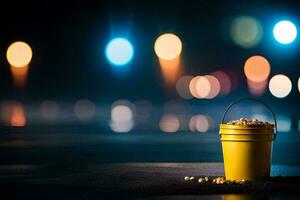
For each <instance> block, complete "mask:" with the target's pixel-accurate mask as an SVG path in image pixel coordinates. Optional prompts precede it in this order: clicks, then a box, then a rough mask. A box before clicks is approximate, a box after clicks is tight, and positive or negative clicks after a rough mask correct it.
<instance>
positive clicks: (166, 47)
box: [154, 33, 182, 60]
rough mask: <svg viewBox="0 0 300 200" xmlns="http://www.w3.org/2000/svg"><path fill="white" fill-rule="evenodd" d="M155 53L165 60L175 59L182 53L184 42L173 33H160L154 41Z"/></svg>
mask: <svg viewBox="0 0 300 200" xmlns="http://www.w3.org/2000/svg"><path fill="white" fill-rule="evenodd" d="M154 51H155V54H156V55H157V56H158V57H159V58H161V59H164V60H173V59H175V58H176V57H178V56H179V55H180V54H181V51H182V42H181V40H180V38H179V37H178V36H177V35H175V34H172V33H165V34H162V35H160V36H159V37H158V38H157V39H156V41H155V43H154Z"/></svg>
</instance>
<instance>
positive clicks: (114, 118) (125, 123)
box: [110, 104, 134, 133]
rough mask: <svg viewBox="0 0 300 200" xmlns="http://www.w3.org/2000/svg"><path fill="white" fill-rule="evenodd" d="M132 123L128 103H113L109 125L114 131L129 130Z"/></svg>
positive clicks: (131, 112)
mask: <svg viewBox="0 0 300 200" xmlns="http://www.w3.org/2000/svg"><path fill="white" fill-rule="evenodd" d="M133 125H134V121H133V111H132V109H131V108H130V107H129V106H128V105H125V104H124V105H122V104H115V105H113V106H112V109H111V121H110V127H111V129H112V130H113V131H114V132H119V133H125V132H129V131H130V130H131V129H132V128H133Z"/></svg>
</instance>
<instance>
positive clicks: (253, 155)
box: [220, 97, 277, 181]
mask: <svg viewBox="0 0 300 200" xmlns="http://www.w3.org/2000/svg"><path fill="white" fill-rule="evenodd" d="M249 99H251V100H255V101H258V102H260V103H262V104H264V105H265V106H266V107H267V108H268V109H269V110H270V111H271V113H272V115H273V117H274V121H275V125H273V124H267V125H266V124H264V125H228V124H224V118H225V116H226V114H227V112H228V111H229V109H230V108H231V107H232V106H233V105H234V104H235V103H237V102H239V101H242V100H249ZM276 127H277V123H276V118H275V115H274V113H273V111H272V109H271V108H270V107H269V106H268V105H267V104H265V103H264V102H262V101H260V100H257V99H253V98H249V97H247V98H240V99H238V100H236V101H235V102H233V103H232V104H231V105H230V106H229V107H228V108H227V110H226V111H225V113H224V116H223V120H222V123H221V124H220V139H221V142H222V151H223V159H224V168H225V177H226V179H227V180H236V181H240V180H248V181H257V180H265V179H267V178H269V177H270V169H271V159H272V143H273V140H274V139H275V137H276V133H277V128H276Z"/></svg>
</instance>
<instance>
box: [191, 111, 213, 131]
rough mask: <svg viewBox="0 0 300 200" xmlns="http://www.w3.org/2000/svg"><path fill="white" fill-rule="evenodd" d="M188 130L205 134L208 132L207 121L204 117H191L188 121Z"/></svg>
mask: <svg viewBox="0 0 300 200" xmlns="http://www.w3.org/2000/svg"><path fill="white" fill-rule="evenodd" d="M189 128H190V131H192V132H201V133H204V132H207V131H208V130H209V120H208V118H207V117H206V116H205V115H195V116H192V117H191V119H190V121H189Z"/></svg>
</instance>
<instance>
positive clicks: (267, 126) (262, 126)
mask: <svg viewBox="0 0 300 200" xmlns="http://www.w3.org/2000/svg"><path fill="white" fill-rule="evenodd" d="M274 128H275V125H274V124H256V125H233V124H220V129H274Z"/></svg>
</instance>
